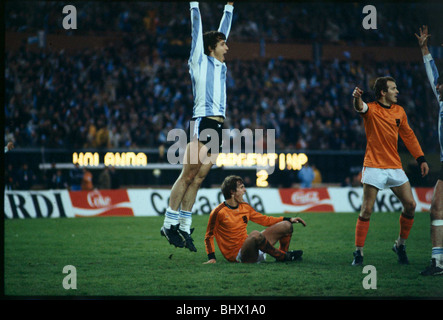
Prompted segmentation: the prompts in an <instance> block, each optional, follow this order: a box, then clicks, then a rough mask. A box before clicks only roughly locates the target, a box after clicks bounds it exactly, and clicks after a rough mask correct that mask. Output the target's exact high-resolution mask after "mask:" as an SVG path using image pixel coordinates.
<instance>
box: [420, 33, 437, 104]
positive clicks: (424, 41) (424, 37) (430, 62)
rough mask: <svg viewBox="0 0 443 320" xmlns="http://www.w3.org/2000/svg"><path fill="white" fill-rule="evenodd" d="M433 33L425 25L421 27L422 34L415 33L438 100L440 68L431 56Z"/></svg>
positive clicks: (427, 73)
mask: <svg viewBox="0 0 443 320" xmlns="http://www.w3.org/2000/svg"><path fill="white" fill-rule="evenodd" d="M430 36H431V35H430V34H429V33H428V27H427V26H423V27H422V28H420V35H417V34H415V37H416V38H417V40H418V45H419V46H420V50H421V53H422V55H423V61H424V63H425V69H426V75H427V76H428V80H429V83H430V84H431V88H432V91H434V94H435V96H436V97H437V100H438V92H437V88H436V86H437V79H438V76H439V75H438V70H437V67H436V66H435V62H434V59H433V58H432V56H431V53H430V52H429V49H428V39H429V37H430Z"/></svg>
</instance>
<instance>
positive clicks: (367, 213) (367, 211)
mask: <svg viewBox="0 0 443 320" xmlns="http://www.w3.org/2000/svg"><path fill="white" fill-rule="evenodd" d="M372 210H373V207H372V206H365V205H363V206H362V207H361V210H360V217H362V218H364V219H369V218H370V217H371V214H372Z"/></svg>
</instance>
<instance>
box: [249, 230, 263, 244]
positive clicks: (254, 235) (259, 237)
mask: <svg viewBox="0 0 443 320" xmlns="http://www.w3.org/2000/svg"><path fill="white" fill-rule="evenodd" d="M249 237H251V238H253V239H254V241H255V243H256V244H257V245H260V244H261V243H262V242H263V240H265V236H264V235H263V234H262V233H261V232H259V231H257V230H254V231H252V232H251V233H250V234H249Z"/></svg>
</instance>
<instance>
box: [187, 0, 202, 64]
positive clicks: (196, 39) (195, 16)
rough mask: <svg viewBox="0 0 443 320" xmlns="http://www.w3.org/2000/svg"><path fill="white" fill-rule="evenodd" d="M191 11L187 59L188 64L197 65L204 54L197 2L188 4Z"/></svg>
mask: <svg viewBox="0 0 443 320" xmlns="http://www.w3.org/2000/svg"><path fill="white" fill-rule="evenodd" d="M189 6H190V11H191V29H192V31H191V37H192V42H191V55H190V58H189V62H190V63H198V62H199V60H200V58H201V56H202V55H203V54H204V48H203V26H202V21H201V16H200V9H199V7H198V2H197V1H192V2H190V3H189Z"/></svg>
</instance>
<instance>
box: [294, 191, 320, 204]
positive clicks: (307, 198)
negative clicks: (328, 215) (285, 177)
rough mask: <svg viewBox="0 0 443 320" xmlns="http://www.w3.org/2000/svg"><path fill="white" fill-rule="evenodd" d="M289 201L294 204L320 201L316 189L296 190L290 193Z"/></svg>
mask: <svg viewBox="0 0 443 320" xmlns="http://www.w3.org/2000/svg"><path fill="white" fill-rule="evenodd" d="M291 201H292V203H294V204H302V203H313V202H314V203H315V202H318V201H320V197H319V194H318V192H317V191H308V192H305V191H297V192H294V193H293V194H292V196H291Z"/></svg>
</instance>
